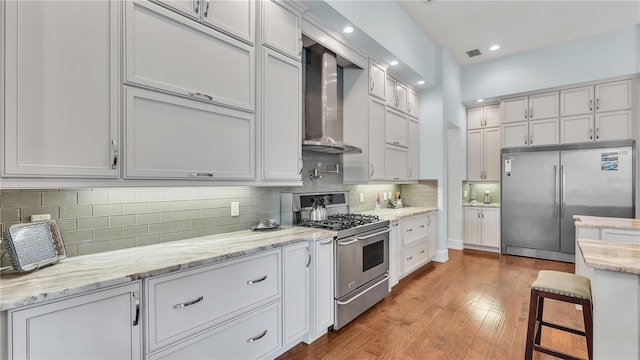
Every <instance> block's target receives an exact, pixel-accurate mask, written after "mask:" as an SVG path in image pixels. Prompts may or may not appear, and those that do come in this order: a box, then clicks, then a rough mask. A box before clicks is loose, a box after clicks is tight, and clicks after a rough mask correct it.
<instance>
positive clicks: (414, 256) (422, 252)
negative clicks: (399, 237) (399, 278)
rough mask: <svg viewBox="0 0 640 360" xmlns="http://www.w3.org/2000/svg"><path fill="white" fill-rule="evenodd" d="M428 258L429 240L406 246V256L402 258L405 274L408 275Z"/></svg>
mask: <svg viewBox="0 0 640 360" xmlns="http://www.w3.org/2000/svg"><path fill="white" fill-rule="evenodd" d="M426 260H427V241H426V239H425V240H424V241H421V242H418V243H415V244H413V245H410V246H407V247H405V248H404V256H403V258H402V261H403V268H404V271H403V273H404V275H405V276H406V275H408V274H409V273H410V272H412V271H414V270H415V269H417V268H418V267H420V266H421V265H422V264H424V263H425V261H426Z"/></svg>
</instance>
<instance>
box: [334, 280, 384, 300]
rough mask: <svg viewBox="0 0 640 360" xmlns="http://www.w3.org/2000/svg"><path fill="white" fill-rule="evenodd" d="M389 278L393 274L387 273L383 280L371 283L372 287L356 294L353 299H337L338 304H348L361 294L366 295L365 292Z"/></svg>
mask: <svg viewBox="0 0 640 360" xmlns="http://www.w3.org/2000/svg"><path fill="white" fill-rule="evenodd" d="M389 278H391V276H389V275H388V274H387V275H386V276H385V277H384V279H382V280H380V281H378V282H377V283H375V284H373V285H371V287H369V288H368V289H367V290H365V291H363V292H361V293H360V294H358V295H356V296H354V297H352V298H351V299H349V300H347V301H337V300H336V304H338V305H347V304H349V303H351V302H352V301H353V300H355V299H357V298H359V297H360V296H362V295H364V294H366V293H368V292H369V290H371V289H373V288H375V287H376V286H378V285H380V284H382V283H383V282H385V281H387V280H389Z"/></svg>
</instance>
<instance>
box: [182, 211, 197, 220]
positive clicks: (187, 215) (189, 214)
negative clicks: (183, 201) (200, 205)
mask: <svg viewBox="0 0 640 360" xmlns="http://www.w3.org/2000/svg"><path fill="white" fill-rule="evenodd" d="M200 218H202V214H201V211H200V210H185V211H182V212H181V213H180V220H193V219H200Z"/></svg>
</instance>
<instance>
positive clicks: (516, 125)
mask: <svg viewBox="0 0 640 360" xmlns="http://www.w3.org/2000/svg"><path fill="white" fill-rule="evenodd" d="M559 102H560V101H559V93H558V92H557V91H555V92H549V93H542V94H535V95H531V96H528V97H521V98H515V99H508V100H505V101H503V102H502V124H501V128H502V147H519V146H532V145H533V146H538V145H551V144H559V143H560V125H559V124H560V122H559V115H560V111H559Z"/></svg>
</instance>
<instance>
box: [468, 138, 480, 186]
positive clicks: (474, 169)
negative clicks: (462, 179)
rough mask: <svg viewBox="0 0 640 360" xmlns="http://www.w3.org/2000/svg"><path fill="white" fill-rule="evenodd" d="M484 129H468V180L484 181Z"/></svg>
mask: <svg viewBox="0 0 640 360" xmlns="http://www.w3.org/2000/svg"><path fill="white" fill-rule="evenodd" d="M483 141H484V131H483V130H469V131H467V180H468V181H482V177H483V176H482V175H483V174H482V172H483V171H484V155H483V147H484V144H483Z"/></svg>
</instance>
